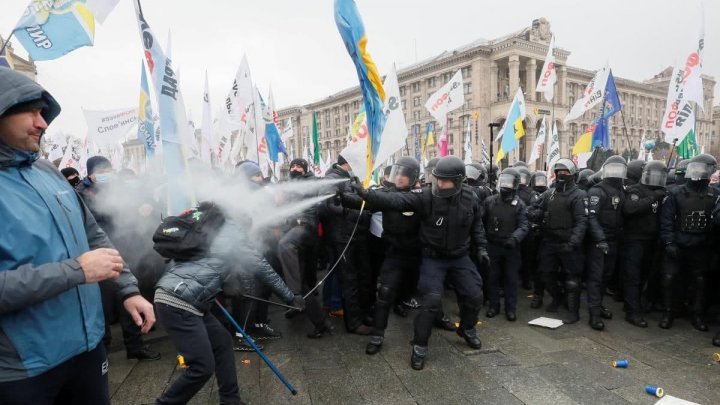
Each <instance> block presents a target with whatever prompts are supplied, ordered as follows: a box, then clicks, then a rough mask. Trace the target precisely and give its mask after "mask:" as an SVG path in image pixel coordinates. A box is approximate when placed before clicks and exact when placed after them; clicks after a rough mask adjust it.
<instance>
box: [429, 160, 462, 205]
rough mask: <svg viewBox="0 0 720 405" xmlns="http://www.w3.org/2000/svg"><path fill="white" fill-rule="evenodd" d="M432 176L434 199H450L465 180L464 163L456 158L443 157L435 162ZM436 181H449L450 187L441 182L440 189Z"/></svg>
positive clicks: (458, 190)
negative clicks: (450, 182)
mask: <svg viewBox="0 0 720 405" xmlns="http://www.w3.org/2000/svg"><path fill="white" fill-rule="evenodd" d="M432 175H433V180H432V194H433V195H434V196H436V197H452V196H454V195H455V194H457V193H459V192H460V190H461V188H462V182H463V181H464V180H465V163H463V161H462V160H461V159H460V158H459V157H457V156H445V157H443V158H441V159H440V160H439V161H438V162H437V165H436V166H435V168H434V169H433V171H432ZM438 180H450V181H452V187H449V186H448V183H447V182H445V181H443V182H442V183H443V186H442V188H441V187H440V186H439V184H438V183H439V182H438Z"/></svg>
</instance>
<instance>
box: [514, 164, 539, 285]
mask: <svg viewBox="0 0 720 405" xmlns="http://www.w3.org/2000/svg"><path fill="white" fill-rule="evenodd" d="M515 169H516V170H517V171H518V173H519V174H520V184H519V186H518V190H517V196H518V197H519V198H520V200H521V201H522V202H523V203H524V204H525V207H530V206H531V205H533V204H534V203H535V202H536V201H537V200H538V198H540V194H538V192H537V191H535V190H533V189H532V187H530V179H531V178H532V173H531V172H530V170H528V168H527V167H523V166H518V167H516V168H515ZM528 226H529V225H528ZM520 250H521V252H522V265H521V267H520V269H521V270H520V279H521V281H522V287H523V289H526V290H529V289H531V288H532V285H531V283H530V277H531V276H532V273H533V270H534V269H535V267H536V264H537V260H536V258H535V257H536V256H537V245H536V244H535V237H534V236H533V235H532V234H531V233H530V232H529V230H528V235H527V236H525V239H523V241H522V242H521V243H520Z"/></svg>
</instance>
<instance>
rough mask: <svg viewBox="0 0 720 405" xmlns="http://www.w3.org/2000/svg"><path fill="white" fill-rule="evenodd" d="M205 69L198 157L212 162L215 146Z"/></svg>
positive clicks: (208, 162) (206, 161)
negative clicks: (200, 146)
mask: <svg viewBox="0 0 720 405" xmlns="http://www.w3.org/2000/svg"><path fill="white" fill-rule="evenodd" d="M208 87H209V86H208V76H207V70H206V71H205V92H204V93H203V117H202V129H201V131H202V149H201V152H200V158H201V159H202V161H203V162H205V163H207V164H210V163H212V162H211V160H212V153H211V151H214V150H215V148H216V146H215V136H214V134H213V121H212V109H211V105H210V90H209V88H208Z"/></svg>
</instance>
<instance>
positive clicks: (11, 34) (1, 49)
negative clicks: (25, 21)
mask: <svg viewBox="0 0 720 405" xmlns="http://www.w3.org/2000/svg"><path fill="white" fill-rule="evenodd" d="M14 34H15V31H12V32H10V35H8V37H7V39H6V40H5V41H3V43H2V48H0V55H2V53H3V51H5V48H7V45H8V44H9V43H10V38H12V37H13V35H14Z"/></svg>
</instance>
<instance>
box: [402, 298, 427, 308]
mask: <svg viewBox="0 0 720 405" xmlns="http://www.w3.org/2000/svg"><path fill="white" fill-rule="evenodd" d="M403 305H405V306H406V307H408V308H410V309H418V308H420V307H421V306H422V305H420V302H418V300H417V298H415V297H412V298H410V299H409V300H407V301H403Z"/></svg>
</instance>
